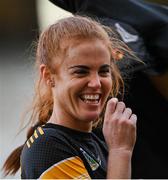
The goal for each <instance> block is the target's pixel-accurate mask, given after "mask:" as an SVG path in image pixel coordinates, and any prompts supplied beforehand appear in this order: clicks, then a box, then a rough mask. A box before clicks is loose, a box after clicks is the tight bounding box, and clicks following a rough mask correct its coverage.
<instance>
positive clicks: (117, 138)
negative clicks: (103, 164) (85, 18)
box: [103, 98, 137, 179]
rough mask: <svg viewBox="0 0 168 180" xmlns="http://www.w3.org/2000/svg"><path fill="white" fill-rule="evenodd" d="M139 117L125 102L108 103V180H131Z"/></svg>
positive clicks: (104, 128)
mask: <svg viewBox="0 0 168 180" xmlns="http://www.w3.org/2000/svg"><path fill="white" fill-rule="evenodd" d="M136 121H137V117H136V115H135V114H132V110H131V109H130V108H126V107H125V104H124V103H123V102H118V99H116V98H112V99H110V100H109V101H108V103H107V108H106V112H105V118H104V124H103V134H104V137H105V141H106V143H107V146H108V150H109V155H108V165H107V179H130V178H131V158H132V152H133V148H134V145H135V141H136Z"/></svg>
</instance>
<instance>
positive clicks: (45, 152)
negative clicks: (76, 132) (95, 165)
mask: <svg viewBox="0 0 168 180" xmlns="http://www.w3.org/2000/svg"><path fill="white" fill-rule="evenodd" d="M21 177H22V178H23V179H73V178H75V179H80V178H81V179H83V178H84V179H90V176H89V174H88V171H87V169H86V168H85V165H84V163H83V161H82V159H81V158H80V157H79V155H78V151H77V150H76V149H75V148H74V147H73V146H72V145H71V144H70V143H69V142H68V141H67V140H66V138H64V137H63V136H60V134H59V133H58V134H56V135H55V134H52V133H48V132H45V131H44V130H43V129H42V128H41V127H39V128H37V129H36V130H35V131H34V134H33V135H32V136H31V137H30V139H28V140H27V142H26V143H25V146H24V149H23V151H22V154H21Z"/></svg>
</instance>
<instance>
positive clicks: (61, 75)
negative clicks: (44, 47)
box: [53, 40, 112, 127]
mask: <svg viewBox="0 0 168 180" xmlns="http://www.w3.org/2000/svg"><path fill="white" fill-rule="evenodd" d="M57 71H58V74H56V75H54V78H55V87H54V88H53V95H54V112H55V114H56V118H57V121H58V122H59V123H60V124H62V125H65V126H66V125H67V126H68V127H69V126H71V124H75V126H78V125H79V126H81V127H84V126H87V125H88V124H92V122H93V121H95V120H97V119H98V117H99V115H100V113H101V112H102V109H103V107H104V105H105V102H106V100H107V97H108V96H109V93H110V91H111V87H112V79H111V70H110V52H109V50H108V48H107V46H106V45H105V43H103V41H101V40H85V41H80V42H78V43H74V42H73V41H69V42H68V47H67V49H66V54H65V55H64V59H63V60H62V64H61V65H60V66H59V70H57ZM72 126H73V125H72Z"/></svg>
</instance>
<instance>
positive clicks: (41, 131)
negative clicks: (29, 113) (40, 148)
mask: <svg viewBox="0 0 168 180" xmlns="http://www.w3.org/2000/svg"><path fill="white" fill-rule="evenodd" d="M37 129H38V131H39V133H40V134H41V135H43V134H44V131H43V129H42V128H41V127H38V128H37Z"/></svg>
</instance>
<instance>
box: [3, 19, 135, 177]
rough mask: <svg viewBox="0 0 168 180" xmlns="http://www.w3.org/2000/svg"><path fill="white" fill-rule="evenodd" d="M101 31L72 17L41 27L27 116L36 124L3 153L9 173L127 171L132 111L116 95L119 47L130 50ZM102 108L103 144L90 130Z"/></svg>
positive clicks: (119, 174)
mask: <svg viewBox="0 0 168 180" xmlns="http://www.w3.org/2000/svg"><path fill="white" fill-rule="evenodd" d="M106 30H108V29H106V28H105V27H103V26H101V25H100V24H99V23H98V22H96V21H93V20H91V19H89V18H86V17H80V16H75V17H69V18H65V19H62V20H59V21H58V22H57V23H55V24H53V25H51V26H50V27H49V28H48V29H46V30H45V31H44V32H43V33H42V34H41V36H40V38H39V42H38V47H37V56H36V63H37V65H38V69H39V72H40V76H39V80H38V82H37V91H36V94H35V97H34V103H33V106H32V110H33V111H32V116H31V119H30V120H31V122H32V123H35V126H33V127H32V128H30V130H29V131H28V136H27V140H26V143H25V144H24V145H23V146H21V147H19V148H18V149H16V150H15V151H14V152H13V153H12V154H11V155H10V156H9V158H8V159H7V161H6V163H5V164H4V171H5V172H6V174H12V173H15V172H16V171H17V170H18V168H19V167H20V166H21V177H22V178H24V179H25V178H26V179H29V178H30V179H37V178H39V179H50V178H51V179H56V178H59V179H67V178H68V179H69V178H75V179H76V178H85V179H99V178H101V179H105V178H116V179H118V178H130V177H131V157H132V152H133V148H134V144H135V140H136V119H137V117H136V115H135V114H133V113H132V110H131V109H130V108H126V106H125V104H124V103H123V102H119V101H118V99H117V98H114V97H115V96H116V95H117V94H118V92H119V90H120V87H122V86H123V81H122V78H121V76H120V73H119V70H118V69H117V67H116V65H115V60H116V59H117V56H116V52H122V54H123V55H125V54H129V53H130V55H132V53H131V52H129V50H128V48H127V47H126V46H125V45H124V44H123V43H121V42H120V40H118V39H117V38H116V35H115V33H114V32H113V31H111V32H110V34H111V37H109V36H108V33H107V32H106ZM111 96H112V97H113V98H111V99H110V97H111ZM108 99H110V100H108ZM106 104H107V105H106ZM105 106H106V110H105V113H103V112H104V109H105ZM102 115H103V117H104V122H103V134H104V137H105V141H106V143H104V142H102V141H101V140H100V139H99V138H98V137H97V136H96V135H95V134H94V133H93V132H92V128H93V126H94V125H95V124H97V123H98V122H99V121H100V118H101V117H102ZM19 162H21V164H20V163H19Z"/></svg>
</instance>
